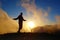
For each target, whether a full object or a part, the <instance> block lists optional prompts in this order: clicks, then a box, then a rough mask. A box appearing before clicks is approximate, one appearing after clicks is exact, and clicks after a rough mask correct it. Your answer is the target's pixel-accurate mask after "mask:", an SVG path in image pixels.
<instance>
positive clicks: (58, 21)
mask: <svg viewBox="0 0 60 40" xmlns="http://www.w3.org/2000/svg"><path fill="white" fill-rule="evenodd" d="M55 18H56V21H57V23H59V24H60V16H58V15H57V16H55Z"/></svg>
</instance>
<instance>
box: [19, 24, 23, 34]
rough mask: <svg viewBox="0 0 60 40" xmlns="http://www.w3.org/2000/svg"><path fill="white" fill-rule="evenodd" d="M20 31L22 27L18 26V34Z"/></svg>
mask: <svg viewBox="0 0 60 40" xmlns="http://www.w3.org/2000/svg"><path fill="white" fill-rule="evenodd" d="M21 29H22V25H21V24H20V25H19V29H18V33H20V30H21Z"/></svg>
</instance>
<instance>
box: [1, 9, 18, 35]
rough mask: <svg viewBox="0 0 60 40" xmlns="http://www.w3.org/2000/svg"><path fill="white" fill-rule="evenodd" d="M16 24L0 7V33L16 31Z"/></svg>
mask: <svg viewBox="0 0 60 40" xmlns="http://www.w3.org/2000/svg"><path fill="white" fill-rule="evenodd" d="M17 30H18V24H17V22H16V21H14V20H12V19H11V18H10V17H9V16H8V15H7V13H6V12H5V11H3V10H2V9H0V34H4V33H11V32H17Z"/></svg>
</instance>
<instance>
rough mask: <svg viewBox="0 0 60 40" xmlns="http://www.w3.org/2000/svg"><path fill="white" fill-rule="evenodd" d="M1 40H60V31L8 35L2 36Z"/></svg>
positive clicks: (0, 36)
mask: <svg viewBox="0 0 60 40" xmlns="http://www.w3.org/2000/svg"><path fill="white" fill-rule="evenodd" d="M0 40H60V31H57V32H55V33H53V34H48V33H8V34H4V35H0Z"/></svg>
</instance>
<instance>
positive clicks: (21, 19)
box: [14, 12, 26, 33]
mask: <svg viewBox="0 0 60 40" xmlns="http://www.w3.org/2000/svg"><path fill="white" fill-rule="evenodd" d="M22 15H23V13H22V12H21V13H20V15H19V16H18V17H17V18H14V20H17V19H18V23H19V29H18V33H20V30H21V29H22V27H23V21H26V20H25V19H24V18H23V16H22Z"/></svg>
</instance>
